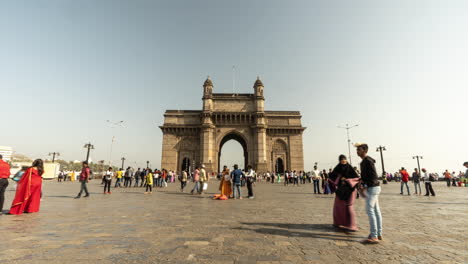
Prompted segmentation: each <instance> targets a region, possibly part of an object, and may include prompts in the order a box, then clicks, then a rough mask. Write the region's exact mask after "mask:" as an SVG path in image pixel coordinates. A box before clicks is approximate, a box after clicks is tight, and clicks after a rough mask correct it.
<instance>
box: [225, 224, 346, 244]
mask: <svg viewBox="0 0 468 264" xmlns="http://www.w3.org/2000/svg"><path fill="white" fill-rule="evenodd" d="M241 224H242V225H246V226H249V227H236V228H233V229H235V230H245V231H253V232H257V233H260V234H267V235H278V236H285V237H310V238H318V239H327V240H340V241H347V242H352V240H351V239H352V238H354V236H353V235H354V233H345V232H344V231H342V230H340V229H337V228H335V227H333V226H332V225H328V224H283V223H248V222H241Z"/></svg>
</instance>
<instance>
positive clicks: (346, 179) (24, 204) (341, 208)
mask: <svg viewBox="0 0 468 264" xmlns="http://www.w3.org/2000/svg"><path fill="white" fill-rule="evenodd" d="M355 146H356V148H357V155H358V156H359V157H361V159H362V162H361V163H360V170H358V169H357V168H356V167H352V166H351V165H350V164H349V163H348V161H347V158H346V156H345V155H340V156H339V163H338V165H337V166H336V167H335V168H334V169H333V170H329V171H328V172H327V171H326V170H323V171H319V170H318V169H317V166H314V170H313V171H311V172H310V173H305V172H298V173H296V172H295V171H288V172H286V173H285V175H284V182H285V184H286V185H289V184H293V185H297V184H299V182H300V183H301V184H305V183H307V182H310V183H313V185H314V193H315V194H321V193H322V192H323V193H325V194H328V193H335V194H336V195H335V201H334V207H333V226H334V227H336V228H338V229H340V230H344V231H347V232H354V231H357V224H356V219H355V218H356V214H355V212H354V203H355V200H356V198H357V197H358V195H359V194H360V195H361V196H362V197H364V198H366V212H367V215H368V218H369V223H370V234H369V236H368V238H367V239H366V240H364V241H363V242H365V243H371V244H375V243H379V241H381V240H382V239H383V237H382V215H381V212H380V207H379V194H380V192H381V187H380V182H379V177H378V175H377V172H376V169H375V160H374V159H372V158H371V157H369V156H368V155H367V152H368V149H369V147H368V146H367V144H356V145H355ZM82 165H83V168H82V170H81V173H79V175H78V179H79V181H80V192H79V193H78V195H77V196H76V197H75V198H76V199H79V198H81V196H82V195H83V194H84V197H89V192H88V188H87V183H88V182H89V180H90V176H91V175H92V171H91V170H90V168H89V166H88V162H86V161H84V162H83V163H82ZM463 165H464V166H465V167H466V168H467V173H466V175H468V162H465V163H464V164H463ZM43 173H44V164H43V161H42V160H41V159H37V160H35V161H34V162H33V163H32V165H31V166H30V167H28V168H25V169H24V170H22V171H21V172H20V173H18V174H17V175H15V177H14V178H13V180H15V178H17V177H18V179H17V180H15V181H17V187H16V194H15V197H14V199H13V202H12V206H11V208H10V210H9V214H22V213H23V212H27V213H34V212H38V211H39V207H40V201H41V196H42V191H41V189H42V175H43ZM18 175H19V176H18ZM221 176H222V177H221V178H220V183H219V191H220V194H217V195H215V196H214V199H219V200H227V199H230V198H232V199H242V191H241V187H242V186H243V182H245V185H246V186H247V193H248V196H247V197H248V198H250V199H253V198H254V193H253V187H254V185H255V182H256V179H257V178H258V177H257V174H256V172H255V171H254V170H253V168H252V166H250V165H249V166H248V167H247V170H246V171H243V170H240V169H239V166H238V165H237V164H236V165H234V167H233V170H232V171H231V170H229V169H228V167H227V166H224V168H223V171H222V173H221ZM264 176H265V175H264ZM9 177H10V166H9V165H8V163H6V162H5V161H3V159H2V156H1V155H0V213H1V212H2V210H3V204H4V193H5V189H6V187H7V186H8V178H9ZM266 177H268V174H267V175H266ZM269 177H270V178H269V180H270V181H272V182H274V181H275V177H274V176H272V175H270V176H269ZM398 177H401V194H403V187H405V186H406V190H407V192H408V195H410V191H409V186H408V182H409V180H410V176H409V173H408V172H407V171H406V169H405V168H401V170H399V172H398ZM444 177H445V178H446V179H451V174H450V173H449V172H448V171H446V173H445V174H444ZM113 178H116V184H115V186H114V188H121V187H122V186H121V185H122V184H121V183H122V179H123V187H125V188H129V187H146V190H145V194H146V193H152V191H153V187H164V186H167V183H168V182H174V181H175V179H176V178H177V179H178V180H179V182H180V191H182V192H183V191H184V190H185V188H186V187H187V183H188V182H189V180H190V179H191V180H192V181H193V183H194V186H193V189H192V190H191V192H190V193H191V194H192V195H193V194H198V195H201V194H203V192H204V191H206V189H207V186H208V181H209V178H210V177H209V175H208V173H207V172H206V168H205V165H201V166H198V167H197V168H196V169H195V170H194V171H193V173H192V174H189V172H188V171H186V170H184V171H182V172H181V173H180V174H178V173H175V172H173V171H169V172H168V171H167V170H165V169H162V170H158V169H156V170H152V169H150V168H146V169H143V170H142V169H140V168H138V170H137V171H134V170H133V169H132V168H131V167H128V168H127V169H126V170H123V169H120V170H118V171H117V172H114V171H113V168H112V167H109V168H108V170H107V171H106V172H105V173H104V174H103V177H102V184H103V185H104V194H110V193H111V192H110V188H111V186H112V180H113ZM278 178H279V177H278ZM271 179H273V180H271ZM296 179H297V180H296ZM411 180H412V181H413V184H414V188H415V194H418V195H421V186H420V181H421V180H424V183H425V185H426V196H429V195H432V196H435V192H434V190H433V188H432V182H433V181H434V180H435V179H434V177H433V174H428V173H427V170H426V169H422V173H420V172H419V170H418V169H415V170H414V172H413V173H412V177H411ZM133 181H135V184H133ZM450 183H451V180H447V186H450V185H451V184H450ZM321 190H322V192H321Z"/></svg>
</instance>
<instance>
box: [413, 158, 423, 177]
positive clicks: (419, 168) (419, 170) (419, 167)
mask: <svg viewBox="0 0 468 264" xmlns="http://www.w3.org/2000/svg"><path fill="white" fill-rule="evenodd" d="M413 159H416V160H417V161H418V173H421V166H420V165H419V160H420V159H423V157H422V156H413Z"/></svg>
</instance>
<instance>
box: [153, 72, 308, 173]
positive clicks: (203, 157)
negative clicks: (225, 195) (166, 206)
mask: <svg viewBox="0 0 468 264" xmlns="http://www.w3.org/2000/svg"><path fill="white" fill-rule="evenodd" d="M213 87H214V86H213V82H212V81H211V79H210V77H208V78H207V79H206V81H205V83H204V84H203V98H202V100H203V109H202V110H167V111H166V113H165V114H164V125H162V126H160V128H161V130H162V132H163V141H162V157H161V168H164V169H166V170H174V171H181V170H188V171H192V170H194V169H195V168H194V167H195V166H199V165H201V164H204V165H205V166H206V171H207V172H210V173H211V172H219V171H220V170H222V166H223V165H224V164H220V158H221V149H222V147H223V145H224V143H226V142H227V141H229V140H231V139H234V140H237V141H238V142H239V143H240V144H241V145H242V147H243V149H244V163H245V164H244V166H245V167H247V165H252V166H253V168H254V170H256V171H257V172H259V173H262V172H266V171H270V172H277V173H283V172H284V171H285V170H293V171H294V170H296V171H303V170H304V154H303V146H302V133H303V132H304V130H305V127H303V126H302V124H301V114H300V112H296V111H265V109H264V105H265V98H264V96H263V89H264V86H263V83H262V81H261V80H260V79H259V78H257V80H256V81H255V83H254V85H253V93H252V94H237V93H213ZM239 166H240V167H241V168H242V164H239Z"/></svg>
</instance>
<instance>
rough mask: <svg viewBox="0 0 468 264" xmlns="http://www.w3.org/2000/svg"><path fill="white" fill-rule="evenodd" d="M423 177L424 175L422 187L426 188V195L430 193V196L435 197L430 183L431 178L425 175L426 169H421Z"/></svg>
mask: <svg viewBox="0 0 468 264" xmlns="http://www.w3.org/2000/svg"><path fill="white" fill-rule="evenodd" d="M422 172H423V175H424V186H425V187H426V195H425V196H429V193H431V195H432V196H435V192H434V189H433V188H432V181H433V179H431V176H430V175H429V174H427V171H426V169H424V168H423V169H422Z"/></svg>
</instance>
